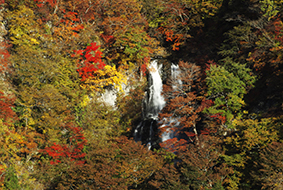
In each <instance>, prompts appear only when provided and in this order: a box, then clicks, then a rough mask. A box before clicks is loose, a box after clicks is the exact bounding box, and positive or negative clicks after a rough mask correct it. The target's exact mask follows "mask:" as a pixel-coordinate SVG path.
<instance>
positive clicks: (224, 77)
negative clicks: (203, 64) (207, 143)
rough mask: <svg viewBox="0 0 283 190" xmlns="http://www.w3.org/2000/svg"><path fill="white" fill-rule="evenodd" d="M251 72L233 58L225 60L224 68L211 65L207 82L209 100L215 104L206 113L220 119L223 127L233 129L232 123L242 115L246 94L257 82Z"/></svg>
mask: <svg viewBox="0 0 283 190" xmlns="http://www.w3.org/2000/svg"><path fill="white" fill-rule="evenodd" d="M250 72H251V70H250V69H249V68H247V67H246V66H245V65H243V64H239V63H236V62H234V61H233V60H232V59H231V58H227V59H225V60H223V66H222V65H218V66H216V65H215V64H211V65H209V67H208V69H207V70H206V79H205V80H206V85H207V99H210V100H212V101H213V104H212V105H211V106H210V107H208V108H206V109H205V110H204V113H207V114H209V115H210V117H215V118H220V120H221V124H222V125H226V126H228V127H232V125H231V121H232V120H233V119H234V118H235V117H236V116H237V115H238V116H239V115H240V114H241V108H242V107H243V106H244V105H245V102H244V100H243V98H244V94H246V93H247V91H248V89H250V88H251V87H252V85H253V83H254V81H255V77H254V76H252V75H251V74H250ZM221 117H222V118H221Z"/></svg>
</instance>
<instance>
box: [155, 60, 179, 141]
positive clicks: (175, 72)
mask: <svg viewBox="0 0 283 190" xmlns="http://www.w3.org/2000/svg"><path fill="white" fill-rule="evenodd" d="M180 72H181V71H180V68H179V65H175V64H172V65H171V80H172V84H171V85H172V89H173V90H178V88H179V90H180V88H182V80H181V79H179V77H178V76H179V75H180ZM162 123H163V124H162V125H161V126H160V128H162V127H165V126H171V128H167V130H166V131H165V132H163V133H162V135H161V141H162V142H164V141H166V140H169V139H172V138H173V137H174V135H175V134H174V131H173V130H172V128H174V127H177V126H179V125H180V122H179V121H178V118H174V117H170V118H163V120H162Z"/></svg>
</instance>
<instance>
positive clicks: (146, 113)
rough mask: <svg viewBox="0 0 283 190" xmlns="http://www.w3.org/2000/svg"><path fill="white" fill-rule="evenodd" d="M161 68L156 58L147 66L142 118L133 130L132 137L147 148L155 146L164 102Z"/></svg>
mask: <svg viewBox="0 0 283 190" xmlns="http://www.w3.org/2000/svg"><path fill="white" fill-rule="evenodd" d="M161 68H162V65H158V62H157V60H153V61H152V62H151V63H150V65H149V67H148V70H149V77H148V90H147V91H146V92H145V98H144V102H143V120H142V121H141V123H140V124H139V125H138V126H137V128H136V129H135V131H134V139H135V140H136V141H141V142H142V143H143V144H146V145H147V146H148V148H149V149H151V148H152V147H156V143H157V141H158V135H157V134H158V127H157V123H158V114H159V112H160V111H161V110H162V108H163V107H164V106H165V103H166V102H165V100H164V97H163V96H162V95H161V93H162V86H163V84H162V79H161V75H160V73H161ZM154 143H155V144H154Z"/></svg>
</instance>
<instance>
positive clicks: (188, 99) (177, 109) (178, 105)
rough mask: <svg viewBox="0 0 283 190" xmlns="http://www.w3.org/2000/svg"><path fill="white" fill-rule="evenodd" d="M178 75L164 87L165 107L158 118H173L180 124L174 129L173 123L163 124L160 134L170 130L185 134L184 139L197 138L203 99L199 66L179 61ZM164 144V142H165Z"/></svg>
mask: <svg viewBox="0 0 283 190" xmlns="http://www.w3.org/2000/svg"><path fill="white" fill-rule="evenodd" d="M179 67H180V74H179V75H178V76H177V78H176V79H174V78H172V79H170V80H169V82H168V84H166V85H165V86H164V96H165V97H166V102H167V104H166V106H165V107H164V108H163V110H162V113H160V115H159V117H160V118H161V120H162V118H167V120H168V119H169V118H172V119H173V118H175V119H176V120H177V121H178V122H180V124H179V125H178V126H177V127H174V125H175V124H176V123H175V122H173V123H171V124H169V125H168V124H166V123H164V124H165V126H164V127H162V128H161V129H160V130H161V133H163V132H166V131H167V130H171V131H173V132H174V133H176V134H179V135H180V134H181V133H183V134H186V136H187V137H186V138H188V139H190V140H191V141H193V140H192V139H193V138H194V137H196V138H197V135H198V133H199V132H198V131H199V129H198V128H197V122H198V121H200V119H201V117H200V113H201V111H202V110H203V109H204V107H203V106H202V105H201V102H202V100H203V99H204V97H203V93H204V91H203V86H202V83H201V69H200V67H199V66H197V65H195V64H191V63H187V62H183V61H180V62H179ZM171 125H172V126H171ZM165 143H166V142H165ZM164 145H165V144H164Z"/></svg>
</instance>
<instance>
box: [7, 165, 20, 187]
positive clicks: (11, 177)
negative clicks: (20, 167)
mask: <svg viewBox="0 0 283 190" xmlns="http://www.w3.org/2000/svg"><path fill="white" fill-rule="evenodd" d="M20 188H21V187H20V185H19V181H18V178H17V176H16V175H15V170H14V168H13V167H9V168H8V169H7V170H6V173H5V181H4V189H7V190H17V189H20Z"/></svg>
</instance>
